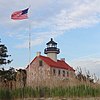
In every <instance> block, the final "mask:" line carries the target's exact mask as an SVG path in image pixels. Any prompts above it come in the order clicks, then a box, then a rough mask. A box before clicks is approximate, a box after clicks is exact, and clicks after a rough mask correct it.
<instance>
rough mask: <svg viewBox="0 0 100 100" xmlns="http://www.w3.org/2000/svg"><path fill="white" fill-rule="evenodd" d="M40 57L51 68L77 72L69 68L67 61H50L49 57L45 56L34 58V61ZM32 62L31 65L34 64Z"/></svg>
mask: <svg viewBox="0 0 100 100" xmlns="http://www.w3.org/2000/svg"><path fill="white" fill-rule="evenodd" d="M37 57H39V58H40V59H41V60H43V61H44V62H45V63H46V64H47V65H49V66H50V67H55V68H60V69H66V70H70V71H75V70H74V69H73V68H72V67H71V66H69V65H68V64H67V63H66V62H65V61H62V60H57V62H56V61H54V60H52V59H50V58H49V57H45V56H41V55H40V56H36V57H35V58H34V60H35V59H36V58H37ZM34 60H33V61H32V62H34ZM32 62H31V63H32Z"/></svg>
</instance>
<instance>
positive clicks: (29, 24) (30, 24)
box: [28, 19, 31, 86]
mask: <svg viewBox="0 0 100 100" xmlns="http://www.w3.org/2000/svg"><path fill="white" fill-rule="evenodd" d="M28 23H29V44H28V45H29V86H30V85H31V84H30V79H31V78H30V76H31V74H30V65H31V64H30V60H31V23H30V20H29V19H28Z"/></svg>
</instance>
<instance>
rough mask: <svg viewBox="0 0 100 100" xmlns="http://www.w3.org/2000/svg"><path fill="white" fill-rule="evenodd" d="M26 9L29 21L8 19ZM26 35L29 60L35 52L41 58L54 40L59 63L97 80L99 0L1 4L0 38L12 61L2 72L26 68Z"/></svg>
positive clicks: (7, 0) (99, 63) (34, 0)
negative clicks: (49, 42)
mask: <svg viewBox="0 0 100 100" xmlns="http://www.w3.org/2000/svg"><path fill="white" fill-rule="evenodd" d="M28 7H30V8H29V12H28V17H29V18H28V19H25V20H17V21H16V20H12V19H11V14H12V13H13V12H15V11H19V10H23V9H26V8H28ZM29 34H31V50H30V51H31V56H30V59H31V60H33V59H34V57H35V56H36V52H38V51H40V52H41V54H42V55H44V49H45V48H46V43H47V42H48V41H50V38H53V39H54V41H55V42H57V43H58V45H57V46H58V48H59V49H60V54H59V55H58V59H60V58H65V59H66V62H67V63H68V64H69V65H71V66H72V67H73V68H75V69H77V68H78V67H81V68H82V69H83V71H85V72H86V71H88V70H89V71H90V73H91V75H94V74H96V75H97V77H100V73H99V71H100V0H76V1H75V0H0V38H1V42H2V43H4V44H5V45H6V46H7V48H8V54H11V57H10V59H13V62H12V63H11V64H9V65H6V66H4V67H5V68H7V67H14V68H26V66H27V65H28V63H29V45H28V44H29ZM45 56H46V55H45Z"/></svg>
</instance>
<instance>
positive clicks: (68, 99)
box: [17, 97, 100, 100]
mask: <svg viewBox="0 0 100 100" xmlns="http://www.w3.org/2000/svg"><path fill="white" fill-rule="evenodd" d="M17 100H100V97H89V98H24V99H17Z"/></svg>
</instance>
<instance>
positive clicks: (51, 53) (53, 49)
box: [44, 38, 60, 61]
mask: <svg viewBox="0 0 100 100" xmlns="http://www.w3.org/2000/svg"><path fill="white" fill-rule="evenodd" d="M46 45H47V48H45V49H44V53H45V54H47V57H49V58H51V59H52V60H54V61H57V54H59V53H60V49H59V48H57V43H56V42H54V41H53V39H52V38H51V40H50V41H49V42H48V43H47V44H46Z"/></svg>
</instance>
